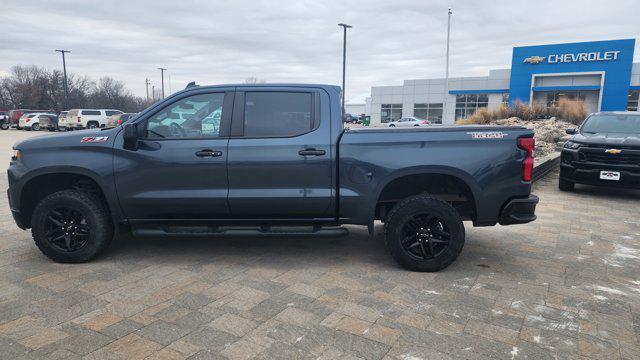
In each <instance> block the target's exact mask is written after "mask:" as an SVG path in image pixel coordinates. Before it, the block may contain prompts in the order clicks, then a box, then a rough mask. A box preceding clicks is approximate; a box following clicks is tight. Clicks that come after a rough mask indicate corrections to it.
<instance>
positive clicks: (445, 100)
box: [442, 8, 455, 120]
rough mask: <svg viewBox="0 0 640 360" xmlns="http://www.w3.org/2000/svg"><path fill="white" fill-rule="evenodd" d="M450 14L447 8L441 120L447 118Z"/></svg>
mask: <svg viewBox="0 0 640 360" xmlns="http://www.w3.org/2000/svg"><path fill="white" fill-rule="evenodd" d="M451 14H453V12H452V11H451V8H449V10H448V11H447V64H446V65H445V74H444V110H443V114H442V117H443V120H444V119H446V118H447V103H448V101H447V99H449V38H450V36H451ZM454 116H455V115H454ZM454 120H455V119H454Z"/></svg>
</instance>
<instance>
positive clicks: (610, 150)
mask: <svg viewBox="0 0 640 360" xmlns="http://www.w3.org/2000/svg"><path fill="white" fill-rule="evenodd" d="M604 152H606V153H607V154H612V155H618V154H620V153H621V152H622V150H618V149H607V150H605V151H604Z"/></svg>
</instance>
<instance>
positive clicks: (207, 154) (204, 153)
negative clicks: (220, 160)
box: [196, 149, 222, 157]
mask: <svg viewBox="0 0 640 360" xmlns="http://www.w3.org/2000/svg"><path fill="white" fill-rule="evenodd" d="M196 156H198V157H219V156H222V151H218V150H209V149H205V150H200V151H196Z"/></svg>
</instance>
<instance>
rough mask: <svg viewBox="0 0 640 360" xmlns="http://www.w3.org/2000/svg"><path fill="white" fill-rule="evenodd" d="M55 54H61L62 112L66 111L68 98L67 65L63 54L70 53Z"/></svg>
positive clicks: (63, 51)
mask: <svg viewBox="0 0 640 360" xmlns="http://www.w3.org/2000/svg"><path fill="white" fill-rule="evenodd" d="M56 52H59V53H61V54H62V72H63V73H64V84H63V85H62V87H63V88H64V109H62V110H67V109H68V107H67V101H68V100H67V98H68V97H69V90H68V89H67V63H66V61H65V59H64V54H65V53H70V52H71V51H69V50H56Z"/></svg>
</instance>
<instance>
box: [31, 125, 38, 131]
mask: <svg viewBox="0 0 640 360" xmlns="http://www.w3.org/2000/svg"><path fill="white" fill-rule="evenodd" d="M31 130H33V131H39V130H40V124H38V123H35V124H33V125H31Z"/></svg>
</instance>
